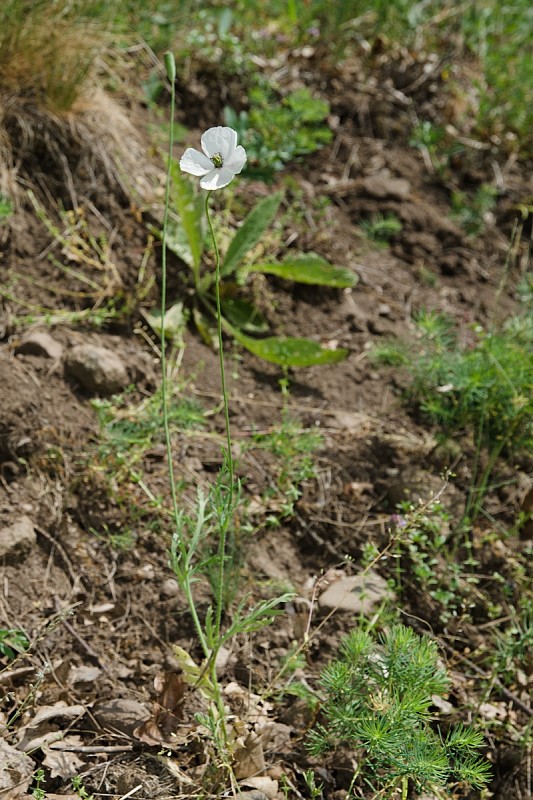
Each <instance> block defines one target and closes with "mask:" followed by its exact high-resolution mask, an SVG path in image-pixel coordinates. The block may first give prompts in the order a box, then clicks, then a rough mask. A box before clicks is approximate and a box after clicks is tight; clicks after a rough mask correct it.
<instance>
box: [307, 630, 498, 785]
mask: <svg viewBox="0 0 533 800" xmlns="http://www.w3.org/2000/svg"><path fill="white" fill-rule="evenodd" d="M449 685H450V682H449V678H448V676H447V674H446V671H445V669H444V668H443V667H442V666H441V665H440V663H439V652H438V649H437V646H436V644H435V642H434V641H433V640H431V639H429V637H421V636H418V635H417V634H415V633H414V632H413V631H412V630H411V629H410V628H407V627H405V626H403V625H398V624H397V625H394V626H392V627H391V628H390V629H389V630H388V631H387V632H385V633H383V634H382V635H380V636H379V637H378V638H377V639H376V638H373V637H372V636H371V634H370V633H369V632H367V631H366V630H363V629H360V628H358V629H355V630H354V631H352V633H350V634H349V635H348V636H347V637H346V638H345V639H344V640H343V641H342V643H341V646H340V655H339V658H338V659H336V660H335V661H333V662H332V663H331V664H329V665H328V666H326V667H325V669H324V670H323V671H322V674H321V678H320V686H321V689H322V692H323V696H324V699H323V705H322V715H323V719H324V722H323V723H321V724H319V725H317V726H316V727H315V728H314V729H313V730H312V731H311V733H310V734H309V736H308V740H307V746H308V749H309V751H310V752H311V754H312V755H314V756H317V757H320V756H323V755H324V754H325V753H327V752H328V751H330V750H332V749H335V748H337V747H349V748H350V749H357V750H358V751H361V750H362V752H363V754H364V755H363V757H362V758H363V760H362V763H361V766H360V768H359V770H358V774H356V775H354V779H353V782H352V786H353V785H354V783H355V781H356V779H357V777H358V775H360V776H361V778H364V779H365V780H366V782H367V783H369V784H370V785H371V786H372V787H373V790H374V791H376V790H378V791H380V792H383V793H385V792H387V793H388V794H387V795H386V796H392V795H393V794H394V792H395V791H396V792H399V791H400V790H401V797H402V800H405V798H407V792H408V786H409V784H412V786H413V787H414V788H415V789H416V791H417V792H422V791H424V790H427V789H432V788H442V789H444V788H450V787H451V786H453V785H457V784H458V783H466V784H468V785H470V786H472V787H474V788H481V787H483V786H484V785H485V784H486V783H487V782H488V780H489V776H490V767H489V763H488V762H487V761H485V760H484V759H482V758H480V757H479V756H478V755H477V752H478V750H479V748H480V747H481V746H482V745H483V738H482V736H481V734H479V733H477V732H476V731H474V730H473V729H471V728H467V727H464V726H462V725H460V726H458V727H456V728H454V729H452V730H450V731H449V732H448V733H447V734H446V735H444V734H443V733H441V732H440V731H437V732H436V731H435V730H434V728H433V726H432V725H431V720H432V716H433V715H432V712H431V711H430V709H431V706H432V695H441V694H443V693H445V692H446V691H447V690H448V688H449ZM380 796H384V794H383V795H380Z"/></svg>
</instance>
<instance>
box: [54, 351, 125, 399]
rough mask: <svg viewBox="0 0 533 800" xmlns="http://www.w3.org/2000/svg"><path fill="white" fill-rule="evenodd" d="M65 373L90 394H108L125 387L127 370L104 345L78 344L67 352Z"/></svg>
mask: <svg viewBox="0 0 533 800" xmlns="http://www.w3.org/2000/svg"><path fill="white" fill-rule="evenodd" d="M65 375H66V376H67V377H70V378H75V379H76V380H77V381H78V383H79V384H80V385H81V386H82V387H83V388H84V389H86V390H87V391H88V392H91V394H101V395H104V396H105V395H110V394H115V393H116V392H120V391H121V390H122V389H125V388H126V386H127V385H128V383H129V378H128V372H127V370H126V367H125V366H124V363H123V362H122V360H121V359H120V358H119V357H118V356H117V355H116V353H113V351H112V350H108V349H107V348H106V347H97V346H95V345H92V344H80V345H76V347H73V348H72V350H70V351H69V352H68V353H67V356H66V359H65Z"/></svg>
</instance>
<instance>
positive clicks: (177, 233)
mask: <svg viewBox="0 0 533 800" xmlns="http://www.w3.org/2000/svg"><path fill="white" fill-rule="evenodd" d="M148 229H149V231H150V233H153V234H154V236H157V238H158V239H161V241H162V240H163V231H162V230H160V229H159V228H156V227H155V226H154V225H149V226H148ZM166 245H167V247H168V249H169V250H170V252H171V253H174V255H176V256H178V258H181V260H182V261H185V263H186V264H187V265H188V266H189V267H191V268H192V269H194V257H193V254H192V251H191V247H190V244H189V239H188V238H187V234H186V232H185V229H184V228H183V227H182V226H181V225H179V224H176V223H175V222H169V224H168V228H167V236H166Z"/></svg>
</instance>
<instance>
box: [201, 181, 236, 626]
mask: <svg viewBox="0 0 533 800" xmlns="http://www.w3.org/2000/svg"><path fill="white" fill-rule="evenodd" d="M210 196H211V192H208V193H207V195H206V198H205V214H206V217H207V222H208V225H209V231H210V233H211V238H212V240H213V247H214V250H215V295H216V304H217V331H218V355H219V361H220V382H221V386H222V398H223V401H224V420H225V423H226V448H227V452H226V466H227V470H228V494H227V497H226V516H225V519H224V520H223V522H222V525H221V526H220V539H219V548H218V556H219V559H218V586H217V598H216V603H215V641H216V640H217V639H219V634H220V627H221V622H222V610H223V606H224V600H223V594H224V571H225V566H226V541H227V534H228V528H229V526H230V525H231V523H232V519H231V518H232V507H233V480H234V476H233V456H232V452H231V430H230V422H229V399H228V391H227V387H226V369H225V365H224V346H223V341H222V308H221V303H220V253H219V250H218V244H217V239H216V236H215V231H214V229H213V223H212V221H211V215H210V213H209V198H210Z"/></svg>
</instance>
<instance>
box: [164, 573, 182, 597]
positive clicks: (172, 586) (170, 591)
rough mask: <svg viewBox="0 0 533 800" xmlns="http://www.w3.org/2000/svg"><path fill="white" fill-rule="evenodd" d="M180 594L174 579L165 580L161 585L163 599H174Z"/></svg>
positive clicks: (178, 586)
mask: <svg viewBox="0 0 533 800" xmlns="http://www.w3.org/2000/svg"><path fill="white" fill-rule="evenodd" d="M179 593H180V585H179V583H178V582H177V580H176V579H175V578H167V579H166V581H163V583H162V584H161V594H162V595H163V597H176V596H177V595H178V594H179Z"/></svg>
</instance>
